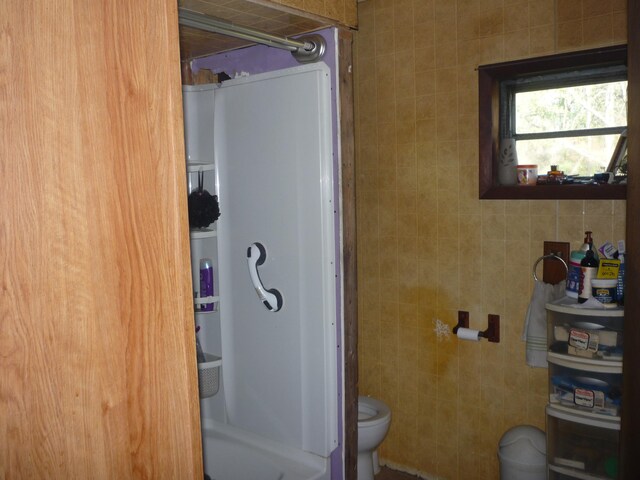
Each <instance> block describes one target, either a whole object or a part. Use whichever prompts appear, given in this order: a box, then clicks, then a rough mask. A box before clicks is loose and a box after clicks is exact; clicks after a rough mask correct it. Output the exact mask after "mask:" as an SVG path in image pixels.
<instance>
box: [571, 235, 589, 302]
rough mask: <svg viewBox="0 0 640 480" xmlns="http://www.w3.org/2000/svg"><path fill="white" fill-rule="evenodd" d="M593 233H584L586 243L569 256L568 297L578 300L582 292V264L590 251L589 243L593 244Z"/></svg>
mask: <svg viewBox="0 0 640 480" xmlns="http://www.w3.org/2000/svg"><path fill="white" fill-rule="evenodd" d="M592 242H593V240H592V239H591V232H589V231H587V232H584V243H583V244H582V246H581V247H580V250H573V251H572V252H571V255H570V256H569V271H568V273H567V287H566V290H565V293H566V295H567V297H571V298H578V291H579V290H580V276H581V275H582V267H581V266H580V262H581V261H582V259H583V258H584V256H585V253H587V250H589V243H592Z"/></svg>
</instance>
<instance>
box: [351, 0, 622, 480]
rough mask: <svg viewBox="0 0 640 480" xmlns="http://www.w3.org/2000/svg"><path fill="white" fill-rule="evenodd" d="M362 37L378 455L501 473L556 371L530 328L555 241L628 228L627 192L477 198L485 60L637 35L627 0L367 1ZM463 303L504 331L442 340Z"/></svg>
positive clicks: (451, 473) (369, 381)
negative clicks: (538, 267) (600, 197)
mask: <svg viewBox="0 0 640 480" xmlns="http://www.w3.org/2000/svg"><path fill="white" fill-rule="evenodd" d="M358 20H359V24H360V30H359V32H358V33H357V35H356V44H355V89H356V92H355V93H356V146H357V158H356V162H357V163H356V165H357V175H358V183H357V204H358V282H359V330H360V337H359V362H360V392H361V393H362V394H369V395H373V396H376V397H379V398H381V399H383V400H384V401H385V402H387V403H388V404H389V405H390V406H391V408H392V410H393V422H392V425H391V430H390V432H389V435H388V436H387V439H386V440H385V442H384V443H383V445H382V448H381V452H380V453H381V456H382V458H383V459H384V460H385V461H387V462H389V463H391V464H395V465H400V466H403V467H405V469H407V470H409V471H418V472H422V473H424V474H428V475H430V476H436V475H437V476H439V477H442V478H447V479H460V480H472V479H495V478H498V461H497V458H496V452H497V445H498V441H499V439H500V437H501V436H502V434H503V433H504V432H505V431H506V430H507V429H508V428H510V427H512V426H515V425H518V424H523V423H527V424H533V425H536V426H538V427H540V428H544V423H545V419H544V406H545V404H546V401H547V370H546V369H533V368H530V367H527V366H526V365H525V360H524V357H525V354H524V343H523V342H522V341H521V339H520V336H521V332H522V327H523V321H524V315H525V312H526V308H527V305H528V303H529V297H530V294H531V291H532V287H533V285H532V278H531V267H532V265H533V262H534V261H535V260H536V259H537V258H538V257H539V256H540V255H541V254H542V246H543V245H542V242H543V241H544V240H560V241H571V243H572V247H577V246H578V245H579V244H580V243H581V240H582V232H584V231H585V230H593V231H594V238H595V239H596V241H597V242H603V241H605V240H612V241H615V240H618V239H622V238H623V236H624V228H625V220H624V218H625V202H624V201H488V200H484V201H480V200H478V193H477V192H478V135H477V130H478V125H477V124H478V117H477V84H476V71H475V68H476V66H477V65H480V64H486V63H494V62H500V61H506V60H512V59H517V58H526V57H533V56H538V55H543V54H551V53H555V52H559V51H566V50H571V49H584V48H590V47H596V46H604V45H611V44H619V43H624V42H626V27H625V22H626V2H625V1H624V0H582V1H580V0H556V1H553V0H530V1H527V0H521V1H510V0H457V1H456V0H395V1H393V0H367V1H365V2H363V3H360V4H359V12H358ZM458 310H468V311H470V312H471V328H477V329H484V328H485V325H486V318H487V314H489V313H496V314H499V315H500V316H501V321H502V324H501V325H502V326H501V328H502V340H501V342H500V344H489V343H487V342H481V343H472V342H459V341H457V339H455V338H451V337H448V338H447V337H444V336H442V337H440V338H439V337H438V335H437V334H436V326H437V325H438V322H444V323H445V324H446V325H447V329H448V330H449V329H451V328H452V327H453V326H454V324H455V321H456V318H457V311H458Z"/></svg>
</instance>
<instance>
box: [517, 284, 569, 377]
mask: <svg viewBox="0 0 640 480" xmlns="http://www.w3.org/2000/svg"><path fill="white" fill-rule="evenodd" d="M534 283H535V285H534V286H533V294H532V295H531V302H530V303H529V308H528V309H527V315H526V316H525V320H524V331H523V332H522V339H523V340H525V341H526V342H527V365H529V366H531V367H541V368H547V311H546V309H545V305H546V304H547V303H549V302H553V301H554V300H557V299H559V298H562V297H563V296H564V294H565V281H564V280H563V281H561V282H560V283H558V284H556V285H552V284H550V283H544V282H541V281H540V280H534Z"/></svg>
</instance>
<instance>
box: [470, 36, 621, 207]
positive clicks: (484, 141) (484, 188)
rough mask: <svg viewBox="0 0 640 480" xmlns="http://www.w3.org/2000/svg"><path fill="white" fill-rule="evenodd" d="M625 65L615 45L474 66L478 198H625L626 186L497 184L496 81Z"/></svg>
mask: <svg viewBox="0 0 640 480" xmlns="http://www.w3.org/2000/svg"><path fill="white" fill-rule="evenodd" d="M621 63H624V64H626V63H627V46H626V45H615V46H612V47H603V48H597V49H592V50H583V51H579V52H569V53H561V54H556V55H549V56H545V57H537V58H528V59H523V60H516V61H511V62H504V63H497V64H493V65H481V66H479V67H478V108H479V118H478V125H479V161H480V165H479V167H480V168H479V196H480V199H515V200H522V199H530V200H542V199H559V200H561V199H567V200H568V199H602V200H604V199H625V198H626V196H627V186H626V185H624V184H623V185H620V184H616V185H535V186H518V185H499V183H498V168H497V167H498V147H499V141H500V140H499V135H500V134H499V130H500V82H501V81H503V80H506V79H512V78H515V77H517V76H520V75H531V74H535V73H537V72H540V73H550V72H554V71H562V70H568V69H572V68H584V67H588V66H591V67H593V66H600V65H609V64H621Z"/></svg>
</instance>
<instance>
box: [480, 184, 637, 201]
mask: <svg viewBox="0 0 640 480" xmlns="http://www.w3.org/2000/svg"><path fill="white" fill-rule="evenodd" d="M480 198H481V199H483V200H624V199H625V198H627V186H626V185H531V186H527V185H522V186H518V185H515V186H494V187H491V188H489V189H487V190H485V191H482V187H481V190H480Z"/></svg>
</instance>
